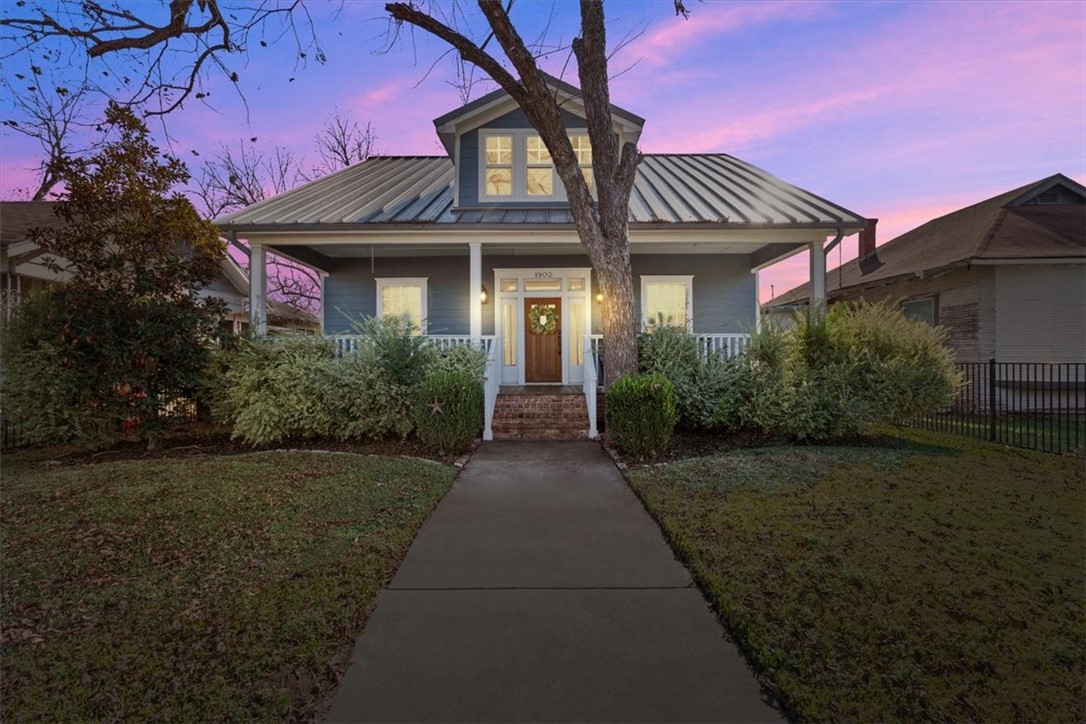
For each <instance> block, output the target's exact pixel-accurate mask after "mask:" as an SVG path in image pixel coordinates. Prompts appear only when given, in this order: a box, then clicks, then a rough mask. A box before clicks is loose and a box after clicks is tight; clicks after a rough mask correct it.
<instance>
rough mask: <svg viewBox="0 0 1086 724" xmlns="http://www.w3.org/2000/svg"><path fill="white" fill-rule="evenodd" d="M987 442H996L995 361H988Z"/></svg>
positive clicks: (993, 359)
mask: <svg viewBox="0 0 1086 724" xmlns="http://www.w3.org/2000/svg"><path fill="white" fill-rule="evenodd" d="M988 440H989V442H995V441H996V361H995V357H992V358H991V359H989V360H988Z"/></svg>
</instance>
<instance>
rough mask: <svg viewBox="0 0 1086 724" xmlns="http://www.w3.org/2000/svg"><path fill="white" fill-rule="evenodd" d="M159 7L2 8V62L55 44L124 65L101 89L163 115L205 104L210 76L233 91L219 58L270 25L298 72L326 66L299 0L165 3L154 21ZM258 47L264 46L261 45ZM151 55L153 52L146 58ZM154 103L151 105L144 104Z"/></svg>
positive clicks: (107, 2) (42, 0)
mask: <svg viewBox="0 0 1086 724" xmlns="http://www.w3.org/2000/svg"><path fill="white" fill-rule="evenodd" d="M160 7H161V5H157V4H151V3H141V4H132V3H128V2H124V0H53V1H52V2H50V1H49V0H20V1H19V2H18V3H6V4H2V5H0V29H2V30H3V34H0V41H5V45H6V49H5V52H4V54H3V55H2V56H0V58H3V59H7V58H11V57H15V56H18V55H21V54H23V53H25V52H27V51H29V50H30V49H32V48H34V47H35V46H38V45H40V44H43V43H44V44H51V45H55V41H56V40H66V41H69V42H70V43H71V44H72V46H73V47H75V48H80V49H82V52H83V53H84V60H85V61H89V60H98V61H103V60H105V59H106V58H108V57H110V56H117V57H120V58H123V59H124V63H123V66H124V72H123V74H122V75H121V76H120V77H112V80H115V81H117V83H118V87H117V88H114V89H112V90H110V89H107V88H105V87H102V88H101V89H100V90H101V91H102V92H103V93H106V94H107V95H108V96H109V97H110V98H111V99H113V100H119V101H124V102H125V103H126V104H129V105H139V106H142V107H144V112H145V113H148V114H152V115H154V114H164V113H169V112H171V111H173V110H175V109H177V108H179V107H181V106H182V105H183V104H184V103H185V101H186V100H188V99H189V98H190V97H192V96H195V97H196V98H197V99H201V100H202V99H205V98H206V97H207V93H205V92H204V91H203V90H202V89H201V86H202V82H203V79H204V78H205V76H206V73H207V72H208V71H209V70H211V69H218V70H220V71H221V72H222V73H224V74H225V75H226V76H227V77H228V78H229V79H230V80H231V81H232V82H233V83H235V84H237V83H238V82H239V80H240V77H239V75H238V73H237V71H235V70H232V69H231V68H230V67H229V66H228V65H227V62H226V60H225V59H226V58H227V57H228V56H231V55H237V54H244V53H246V52H247V51H248V47H249V40H250V35H251V34H252V33H254V32H259V33H264V32H266V31H268V30H269V29H270V27H271V26H272V25H274V23H273V22H272V21H276V22H279V23H281V24H282V27H281V31H280V33H279V35H280V37H283V36H285V35H289V36H290V37H291V38H292V40H293V42H294V43H295V45H296V46H297V48H298V56H297V60H296V67H297V64H298V63H301V64H304V63H305V62H306V61H307V60H309V59H310V58H311V59H313V60H315V61H317V62H318V63H324V62H325V61H326V60H327V58H326V57H325V54H324V51H323V50H322V49H321V47H320V45H319V43H318V42H317V37H316V33H315V31H314V28H313V19H312V17H311V16H310V15H309V12H308V9H307V8H306V6H305V3H304V0H256V3H255V5H251V4H249V3H248V2H247V0H170V3H169V5H168V13H169V14H168V17H166V18H163V19H161V20H156V19H155V15H156V10H157V8H160ZM16 13H17V14H16ZM296 19H297V22H296ZM258 40H259V43H260V44H261V45H267V42H266V41H265V40H263V38H259V37H258ZM8 48H10V50H8ZM152 49H154V50H156V51H157V52H155V53H153V54H149V53H148V52H147V51H149V50H152ZM133 69H135V73H136V75H137V76H143V82H142V83H140V84H138V85H137V87H136V89H135V90H134V91H133V90H131V79H130V78H127V77H125V75H127V74H128V73H131V72H133ZM103 75H105V76H108V75H109V74H108V73H104V74H103ZM126 93H127V94H129V95H128V96H127V97H122V96H125V94H126ZM152 100H153V101H156V102H157V105H156V106H152V105H151V104H150V102H151V101H152Z"/></svg>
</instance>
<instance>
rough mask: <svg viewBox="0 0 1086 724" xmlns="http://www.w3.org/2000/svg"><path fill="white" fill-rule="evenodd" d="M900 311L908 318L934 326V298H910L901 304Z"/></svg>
mask: <svg viewBox="0 0 1086 724" xmlns="http://www.w3.org/2000/svg"><path fill="white" fill-rule="evenodd" d="M901 311H902V312H904V314H905V316H906V317H908V318H909V319H915V320H916V321H918V322H924V323H925V324H927V325H928V326H929V327H934V326H935V298H934V297H927V298H925V299H911V300H909V301H907V302H905V303H904V304H902V305H901Z"/></svg>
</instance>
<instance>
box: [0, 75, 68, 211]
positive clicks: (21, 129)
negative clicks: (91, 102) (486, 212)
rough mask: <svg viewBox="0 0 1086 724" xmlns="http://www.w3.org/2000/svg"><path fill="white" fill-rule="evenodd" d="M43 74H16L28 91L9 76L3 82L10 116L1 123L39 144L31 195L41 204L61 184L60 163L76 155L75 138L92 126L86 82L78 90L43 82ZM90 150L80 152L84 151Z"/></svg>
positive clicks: (6, 116) (33, 199) (15, 76)
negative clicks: (80, 129) (17, 86)
mask: <svg viewBox="0 0 1086 724" xmlns="http://www.w3.org/2000/svg"><path fill="white" fill-rule="evenodd" d="M45 77H46V76H45V74H44V71H43V70H42V69H41V68H40V67H38V66H36V65H31V67H30V71H29V72H28V74H23V73H16V74H15V75H14V78H15V80H17V81H21V82H25V83H26V87H25V88H15V87H14V86H13V85H12V83H11V79H9V78H7V77H6V76H5V77H3V78H2V79H0V84H2V86H3V88H4V90H5V91H6V93H7V95H8V96H9V97H10V99H11V100H10V103H11V105H10V107H9V112H8V113H6V114H5V117H4V118H3V119H2V120H0V124H2V125H4V126H5V127H6V128H8V129H9V130H10V131H13V132H15V133H20V134H22V135H24V136H27V137H29V138H33V139H34V140H36V141H37V142H38V145H39V146H40V147H41V150H42V159H41V161H40V163H39V164H38V185H37V187H36V188H35V189H34V190H33V191H32V192H31V191H30V190H29V189H28V190H27V192H28V195H29V196H30V199H31V200H32V201H41V200H43V199H45V197H46V196H48V195H49V192H50V191H52V190H53V188H54V187H56V185H57V184H58V183H59V182H60V174H59V164H60V161H61V160H62V159H63V158H65V157H67V156H71V155H74V154H75V153H76V151H75V149H73V148H72V139H73V136H74V135H75V134H76V133H77V131H78V129H79V127H84V126H87V125H89V124H88V123H86V122H85V121H84V119H85V117H86V112H87V105H88V100H87V95H88V86H87V83H86V82H85V81H84V82H83V83H81V84H80V85H78V86H77V87H75V88H70V87H68V86H65V85H60V84H58V83H56V82H55V81H53V79H52V78H50V79H49V80H50V81H52V82H43V81H44V79H45ZM84 150H88V149H81V151H84Z"/></svg>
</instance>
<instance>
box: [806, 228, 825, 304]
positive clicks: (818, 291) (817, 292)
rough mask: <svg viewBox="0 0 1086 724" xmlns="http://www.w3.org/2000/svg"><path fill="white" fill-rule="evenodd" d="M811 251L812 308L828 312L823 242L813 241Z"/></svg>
mask: <svg viewBox="0 0 1086 724" xmlns="http://www.w3.org/2000/svg"><path fill="white" fill-rule="evenodd" d="M809 246H810V249H811V308H812V309H820V310H822V311H823V312H824V311H825V310H826V252H825V250H824V249H823V248H822V242H821V241H812V242H811V243H810V245H809Z"/></svg>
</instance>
